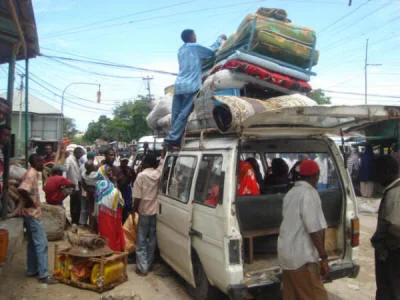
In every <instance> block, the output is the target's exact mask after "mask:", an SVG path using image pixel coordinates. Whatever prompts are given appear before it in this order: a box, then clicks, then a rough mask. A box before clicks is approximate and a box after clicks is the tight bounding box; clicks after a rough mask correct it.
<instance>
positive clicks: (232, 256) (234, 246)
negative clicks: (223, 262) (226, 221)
mask: <svg viewBox="0 0 400 300" xmlns="http://www.w3.org/2000/svg"><path fill="white" fill-rule="evenodd" d="M240 256H241V251H240V241H239V240H236V239H233V240H229V263H230V264H231V265H234V264H240Z"/></svg>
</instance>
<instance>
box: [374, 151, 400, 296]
mask: <svg viewBox="0 0 400 300" xmlns="http://www.w3.org/2000/svg"><path fill="white" fill-rule="evenodd" d="M375 168H376V169H375V170H376V178H378V181H379V183H380V184H381V185H382V186H385V187H386V189H385V190H384V192H383V197H382V200H381V203H380V205H379V210H378V224H377V227H376V232H375V233H374V235H373V236H372V238H371V243H372V246H373V247H374V248H375V280H376V299H377V300H384V299H385V300H386V299H400V179H399V178H398V171H399V166H398V163H397V161H396V159H394V158H393V157H390V156H382V157H379V158H377V159H376V161H375Z"/></svg>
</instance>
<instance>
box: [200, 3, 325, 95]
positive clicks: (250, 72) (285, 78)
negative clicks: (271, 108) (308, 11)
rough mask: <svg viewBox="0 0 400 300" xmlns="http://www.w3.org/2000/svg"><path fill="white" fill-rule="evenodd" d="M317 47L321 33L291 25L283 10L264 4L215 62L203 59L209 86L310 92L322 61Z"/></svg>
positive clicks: (205, 79) (228, 43)
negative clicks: (316, 70)
mask: <svg viewBox="0 0 400 300" xmlns="http://www.w3.org/2000/svg"><path fill="white" fill-rule="evenodd" d="M315 45H316V34H315V31H314V30H312V29H310V28H307V27H303V26H298V25H295V24H293V23H291V21H290V20H289V19H288V18H287V14H286V12H285V11H284V10H283V9H270V8H260V9H258V10H257V12H256V13H255V14H254V15H248V16H246V17H245V18H244V20H243V21H242V23H241V24H240V25H239V28H238V30H237V31H236V32H235V33H234V34H233V35H231V36H230V37H229V38H228V40H227V41H226V42H225V43H224V44H223V45H222V47H221V48H220V49H219V50H218V52H217V53H216V59H215V60H213V59H206V60H204V61H203V80H204V86H205V87H207V86H210V85H213V88H214V89H215V90H216V91H218V90H225V89H227V88H234V89H243V88H244V87H246V86H247V85H253V86H255V87H256V88H257V87H259V88H260V89H268V90H272V91H277V92H279V93H281V95H282V94H293V93H303V94H304V93H307V92H309V91H311V86H310V85H309V84H308V81H309V80H310V75H313V73H312V72H311V67H312V66H314V65H316V64H317V62H318V51H316V50H315ZM267 96H268V95H267ZM273 96H274V95H273Z"/></svg>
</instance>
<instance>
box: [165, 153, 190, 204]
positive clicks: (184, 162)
mask: <svg viewBox="0 0 400 300" xmlns="http://www.w3.org/2000/svg"><path fill="white" fill-rule="evenodd" d="M195 167H196V157H194V156H178V157H177V158H176V161H175V163H174V164H172V168H171V171H170V175H169V179H168V185H167V190H166V194H167V196H169V197H172V198H174V199H176V200H178V201H181V202H184V203H186V202H188V200H189V196H190V188H191V186H192V179H193V175H194V170H195Z"/></svg>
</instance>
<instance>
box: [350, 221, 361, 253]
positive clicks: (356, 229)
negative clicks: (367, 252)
mask: <svg viewBox="0 0 400 300" xmlns="http://www.w3.org/2000/svg"><path fill="white" fill-rule="evenodd" d="M358 245H360V220H359V219H358V218H354V219H351V246H352V247H357V246H358Z"/></svg>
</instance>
